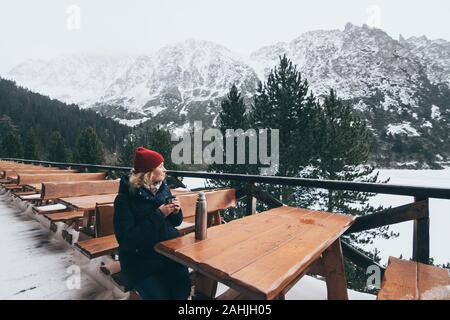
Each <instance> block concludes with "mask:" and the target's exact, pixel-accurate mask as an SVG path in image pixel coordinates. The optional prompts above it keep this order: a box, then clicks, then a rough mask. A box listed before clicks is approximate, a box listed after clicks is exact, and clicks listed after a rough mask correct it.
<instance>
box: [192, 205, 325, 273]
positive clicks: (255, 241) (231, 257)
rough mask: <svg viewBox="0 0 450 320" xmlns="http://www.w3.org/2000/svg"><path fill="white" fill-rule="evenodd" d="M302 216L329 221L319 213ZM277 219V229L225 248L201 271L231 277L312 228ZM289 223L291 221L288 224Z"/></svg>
mask: <svg viewBox="0 0 450 320" xmlns="http://www.w3.org/2000/svg"><path fill="white" fill-rule="evenodd" d="M294 210H295V209H294ZM303 216H304V217H305V218H308V219H315V220H316V221H319V220H320V219H325V218H326V217H327V216H324V215H322V214H320V213H318V212H317V211H310V212H308V213H304V214H303ZM278 218H279V220H280V221H279V222H278V225H276V226H274V227H271V228H269V229H267V230H265V231H262V232H255V233H254V234H253V235H252V236H251V237H250V238H248V239H246V241H242V242H237V243H235V244H233V245H230V246H228V247H226V248H225V249H224V250H223V251H222V252H221V253H220V255H217V256H214V257H211V258H209V259H207V260H206V261H205V262H206V265H204V266H202V267H201V269H202V270H205V271H207V272H208V273H212V274H215V275H217V276H220V277H224V278H227V277H230V275H231V274H233V273H235V272H237V271H239V270H241V269H242V268H244V267H246V266H248V265H249V264H251V263H253V262H254V261H256V260H257V259H260V258H261V257H262V256H265V255H267V254H271V253H272V252H273V251H275V250H276V249H277V248H279V247H281V246H283V245H284V244H285V243H286V242H288V241H291V240H292V239H294V238H295V237H296V236H297V235H298V234H300V233H304V232H306V231H307V229H308V228H310V226H309V225H306V224H301V223H298V222H297V221H296V219H290V218H283V217H278ZM286 219H288V220H287V221H286Z"/></svg>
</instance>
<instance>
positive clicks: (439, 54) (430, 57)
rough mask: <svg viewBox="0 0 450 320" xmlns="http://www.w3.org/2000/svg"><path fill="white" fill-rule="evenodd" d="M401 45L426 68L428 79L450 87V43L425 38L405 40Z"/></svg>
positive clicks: (402, 40) (402, 39)
mask: <svg viewBox="0 0 450 320" xmlns="http://www.w3.org/2000/svg"><path fill="white" fill-rule="evenodd" d="M399 42H400V44H402V45H403V46H405V47H407V48H408V49H409V50H410V51H411V52H412V53H413V54H414V56H415V57H416V58H418V59H419V60H420V62H421V63H422V65H423V66H425V68H426V72H427V75H428V78H429V79H430V80H431V81H432V82H433V83H439V82H443V83H447V84H448V85H450V42H449V41H445V40H443V39H437V40H430V39H428V38H427V37H425V36H422V37H411V38H408V39H406V40H405V39H404V38H403V37H400V39H399Z"/></svg>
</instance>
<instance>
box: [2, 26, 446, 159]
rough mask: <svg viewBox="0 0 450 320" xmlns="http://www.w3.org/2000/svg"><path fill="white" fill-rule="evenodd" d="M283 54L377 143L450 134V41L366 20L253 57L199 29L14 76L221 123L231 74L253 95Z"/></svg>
mask: <svg viewBox="0 0 450 320" xmlns="http://www.w3.org/2000/svg"><path fill="white" fill-rule="evenodd" d="M283 54H286V55H287V57H288V58H290V59H291V60H292V61H293V63H294V64H296V65H297V66H298V69H299V70H300V71H301V73H302V76H303V77H306V78H307V79H308V82H309V84H310V88H311V89H312V90H313V92H314V93H315V94H316V95H322V94H325V93H327V92H328V90H329V89H330V88H334V89H336V90H337V94H338V96H340V97H341V98H343V99H345V100H347V101H349V102H350V103H352V104H353V106H354V108H355V110H356V111H357V112H359V113H360V114H361V116H362V117H363V118H365V119H366V120H367V121H368V123H369V126H370V128H372V131H373V133H374V135H375V137H376V139H377V140H376V141H378V142H380V141H382V142H380V143H379V144H377V143H374V146H375V148H376V149H377V150H376V153H378V154H387V153H389V152H390V151H391V149H393V148H397V149H399V150H402V149H405V148H406V149H408V148H410V147H411V146H413V145H417V143H418V141H421V142H420V143H421V144H422V145H423V144H427V143H429V142H430V141H433V142H432V144H434V145H438V144H439V143H441V142H443V141H444V140H448V133H449V132H450V129H449V126H450V124H449V120H448V118H449V117H450V89H449V86H450V42H448V41H445V40H429V39H427V38H425V37H420V38H414V37H413V38H409V39H404V38H402V37H400V39H399V40H396V39H393V38H392V37H390V36H389V35H388V34H387V33H385V32H384V31H382V30H380V29H376V28H370V27H368V26H366V25H363V26H361V27H360V26H355V25H352V24H350V23H348V24H347V25H346V26H345V28H344V29H343V30H318V31H311V32H307V33H304V34H302V35H300V36H299V37H297V38H296V39H293V40H292V41H291V42H288V43H284V42H280V43H276V44H273V45H271V46H267V47H263V48H260V49H258V50H256V51H254V52H253V53H251V54H250V55H249V56H248V57H241V56H239V55H237V54H235V53H233V52H231V51H230V50H228V49H227V48H225V47H223V46H221V45H218V44H215V43H212V42H207V41H199V40H192V39H191V40H187V41H184V42H180V43H176V44H173V45H169V46H166V47H163V48H161V49H160V50H158V51H157V52H156V53H154V54H151V55H150V54H149V55H141V56H116V57H112V56H101V55H79V56H65V57H61V58H57V59H53V60H50V61H28V62H25V63H23V64H21V65H19V66H17V67H15V68H14V69H12V70H11V72H10V73H9V77H10V78H12V79H14V80H16V82H17V83H18V84H20V85H23V86H25V87H28V88H30V89H32V90H35V91H38V92H40V93H43V94H47V95H50V96H51V97H52V98H58V99H60V100H63V101H65V102H71V103H72V102H73V103H78V104H80V105H81V106H83V107H92V108H94V109H96V110H97V111H99V112H101V113H103V114H105V115H107V116H110V117H113V118H115V119H118V120H122V121H123V122H126V123H128V124H130V123H132V124H136V123H138V122H140V121H141V120H145V119H152V120H153V121H155V122H157V123H160V124H162V125H166V126H168V127H171V128H174V127H179V126H182V125H183V124H185V123H187V122H188V121H193V120H203V122H204V124H206V125H209V124H213V123H214V119H215V118H216V116H217V114H218V111H219V109H220V100H221V99H222V98H223V97H224V96H225V95H226V93H227V91H228V89H229V87H230V86H231V84H232V83H236V84H237V86H238V88H240V89H241V90H242V91H243V92H244V94H245V96H246V97H251V94H252V93H253V92H254V90H255V87H256V83H257V81H258V80H264V79H265V76H266V75H267V73H268V72H269V71H270V69H271V68H273V67H274V66H275V65H277V63H278V61H279V56H280V55H283ZM446 135H447V136H446ZM408 150H409V149H408ZM417 152H421V154H424V153H425V152H424V151H423V150H420V151H417ZM430 152H434V151H430Z"/></svg>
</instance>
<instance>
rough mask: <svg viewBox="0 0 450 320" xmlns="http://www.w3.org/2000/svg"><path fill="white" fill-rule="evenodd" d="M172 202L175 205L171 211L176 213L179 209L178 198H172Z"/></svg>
mask: <svg viewBox="0 0 450 320" xmlns="http://www.w3.org/2000/svg"><path fill="white" fill-rule="evenodd" d="M172 204H173V205H174V206H175V208H174V210H173V213H177V212H178V211H180V201H179V200H178V198H175V199H173V200H172Z"/></svg>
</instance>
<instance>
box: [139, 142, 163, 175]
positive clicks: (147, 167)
mask: <svg viewBox="0 0 450 320" xmlns="http://www.w3.org/2000/svg"><path fill="white" fill-rule="evenodd" d="M162 162H164V158H163V156H162V155H161V154H159V153H158V152H156V151H153V150H149V149H146V148H144V147H139V148H136V150H135V151H134V170H135V171H136V172H148V171H151V170H153V169H155V168H156V167H157V166H159V165H160V164H161V163H162Z"/></svg>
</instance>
